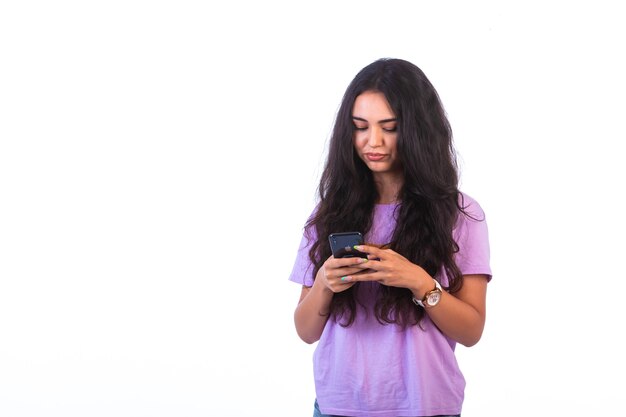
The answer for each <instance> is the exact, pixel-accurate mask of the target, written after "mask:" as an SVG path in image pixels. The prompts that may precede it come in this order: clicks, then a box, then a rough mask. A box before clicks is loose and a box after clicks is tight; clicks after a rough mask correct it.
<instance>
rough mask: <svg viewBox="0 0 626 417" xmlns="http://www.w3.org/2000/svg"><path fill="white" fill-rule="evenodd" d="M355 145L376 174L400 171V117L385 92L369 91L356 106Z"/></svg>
mask: <svg viewBox="0 0 626 417" xmlns="http://www.w3.org/2000/svg"><path fill="white" fill-rule="evenodd" d="M352 122H353V123H354V126H355V131H354V137H353V142H354V149H356V152H357V154H358V155H359V157H360V158H361V159H362V160H363V162H364V163H365V165H367V167H368V168H369V169H370V170H372V172H373V173H374V174H384V173H399V172H400V161H399V158H398V153H397V146H396V145H397V138H398V134H397V125H398V123H397V120H396V115H395V114H394V113H393V111H392V110H391V107H389V103H388V102H387V99H386V98H385V96H384V94H383V93H380V92H378V91H366V92H364V93H362V94H361V95H359V96H358V97H357V98H356V100H355V102H354V107H353V108H352Z"/></svg>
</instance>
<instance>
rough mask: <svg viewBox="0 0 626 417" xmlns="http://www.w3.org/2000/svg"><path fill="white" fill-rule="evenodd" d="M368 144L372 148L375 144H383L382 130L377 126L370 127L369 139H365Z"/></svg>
mask: <svg viewBox="0 0 626 417" xmlns="http://www.w3.org/2000/svg"><path fill="white" fill-rule="evenodd" d="M367 143H368V145H370V146H371V147H372V148H375V147H377V146H381V145H382V144H383V131H382V129H379V128H377V127H373V128H372V129H370V136H369V140H368V141H367Z"/></svg>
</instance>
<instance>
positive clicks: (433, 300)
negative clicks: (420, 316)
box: [426, 292, 441, 306]
mask: <svg viewBox="0 0 626 417" xmlns="http://www.w3.org/2000/svg"><path fill="white" fill-rule="evenodd" d="M440 299H441V293H440V292H434V293H432V294H430V295H429V296H428V298H427V299H426V302H427V303H428V305H429V306H434V305H437V303H439V300H440Z"/></svg>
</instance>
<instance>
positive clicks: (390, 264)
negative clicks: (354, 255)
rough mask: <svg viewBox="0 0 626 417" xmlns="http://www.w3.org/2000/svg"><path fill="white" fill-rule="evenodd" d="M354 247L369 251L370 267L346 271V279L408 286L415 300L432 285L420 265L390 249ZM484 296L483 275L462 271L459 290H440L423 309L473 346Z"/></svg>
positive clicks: (445, 330)
mask: <svg viewBox="0 0 626 417" xmlns="http://www.w3.org/2000/svg"><path fill="white" fill-rule="evenodd" d="M357 249H358V250H361V251H364V252H366V253H368V254H369V256H370V258H371V259H370V260H369V261H368V263H367V265H368V267H369V268H370V270H371V271H368V272H364V273H362V274H355V275H350V276H349V277H347V279H346V280H347V281H350V282H356V281H378V282H380V283H381V284H383V285H388V286H392V287H400V288H408V289H410V290H411V292H412V293H413V296H414V297H415V298H416V299H418V300H421V299H422V298H423V297H424V294H426V293H427V292H429V291H430V290H432V289H433V288H434V287H435V284H434V281H433V278H432V277H431V276H430V275H428V273H427V272H426V271H425V270H424V269H423V268H422V267H420V266H419V265H415V264H414V263H411V262H410V261H408V260H407V259H406V258H405V257H403V256H402V255H400V254H398V253H396V252H394V251H393V250H391V249H379V248H376V247H373V246H366V245H362V246H359V247H358V248H357ZM486 298H487V275H482V274H478V275H465V276H464V277H463V287H462V288H461V290H459V291H458V292H456V293H455V294H449V293H447V292H445V291H444V292H443V294H442V296H441V300H440V301H439V303H438V304H437V305H435V306H433V307H425V310H426V313H427V314H428V315H429V316H430V319H431V320H432V321H433V323H435V325H437V327H438V328H439V330H441V331H442V332H443V333H444V334H445V335H446V336H448V337H449V338H451V339H453V340H455V341H457V342H458V343H461V344H463V345H465V346H473V345H475V344H476V343H477V342H478V341H479V340H480V338H481V336H482V333H483V329H484V327H485V316H486ZM415 308H418V307H417V306H416V307H415Z"/></svg>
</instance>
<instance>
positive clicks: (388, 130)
mask: <svg viewBox="0 0 626 417" xmlns="http://www.w3.org/2000/svg"><path fill="white" fill-rule="evenodd" d="M383 130H384V131H385V132H395V131H396V130H398V126H393V127H383Z"/></svg>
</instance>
